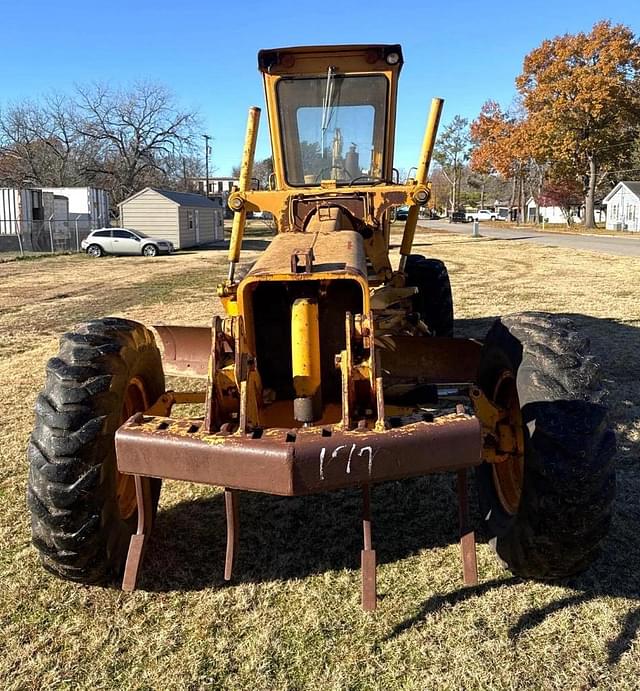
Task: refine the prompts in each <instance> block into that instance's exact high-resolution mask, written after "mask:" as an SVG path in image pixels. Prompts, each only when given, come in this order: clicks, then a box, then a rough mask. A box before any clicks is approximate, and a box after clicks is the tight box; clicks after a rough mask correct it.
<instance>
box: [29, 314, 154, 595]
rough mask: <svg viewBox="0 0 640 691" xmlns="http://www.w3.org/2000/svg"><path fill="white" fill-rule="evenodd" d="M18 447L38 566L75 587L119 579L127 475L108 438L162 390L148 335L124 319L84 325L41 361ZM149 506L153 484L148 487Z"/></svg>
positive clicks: (126, 536)
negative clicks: (24, 447)
mask: <svg viewBox="0 0 640 691" xmlns="http://www.w3.org/2000/svg"><path fill="white" fill-rule="evenodd" d="M46 371H47V379H46V383H45V386H44V389H43V390H42V392H41V393H40V395H39V396H38V399H37V401H36V408H35V413H36V416H35V426H34V429H33V432H32V434H31V438H30V441H29V447H28V452H27V453H28V459H29V465H30V468H29V482H28V488H27V504H28V506H29V509H30V511H31V528H32V536H33V543H34V545H35V546H36V548H37V549H38V550H39V552H40V557H41V560H42V563H43V565H44V567H45V568H46V569H47V570H49V571H51V572H53V573H55V574H56V575H58V576H61V577H62V578H66V579H70V580H73V581H80V582H84V583H96V582H102V581H106V580H110V579H112V578H114V577H116V576H118V575H120V574H121V572H122V570H123V568H124V562H125V559H126V555H127V550H128V546H129V540H130V537H131V535H132V534H133V533H134V532H135V529H136V523H137V506H136V501H135V490H134V488H133V478H132V477H130V476H124V475H121V474H120V473H118V471H117V467H116V453H115V443H114V438H115V432H116V430H117V429H118V427H119V426H120V425H121V424H122V422H123V421H124V420H125V419H126V418H127V417H129V416H130V415H132V414H133V413H134V412H137V411H139V410H143V409H144V408H145V406H147V405H151V404H152V403H154V402H155V401H156V400H157V399H158V398H159V397H160V396H161V395H162V394H163V393H164V374H163V372H162V362H161V360H160V353H159V351H158V348H157V347H156V345H155V341H154V338H153V335H152V334H151V332H150V331H149V330H148V329H146V328H145V327H144V326H142V325H141V324H138V323H136V322H133V321H129V320H126V319H117V318H107V319H99V320H95V321H91V322H88V323H86V324H84V325H82V326H80V327H79V328H78V329H77V330H76V331H75V332H72V333H67V334H65V335H64V336H62V338H61V339H60V352H59V354H58V356H57V357H54V358H52V359H51V360H49V362H48V363H47V369H46ZM152 494H153V500H154V506H153V510H154V512H155V508H156V507H157V502H158V497H159V494H160V481H159V480H153V481H152Z"/></svg>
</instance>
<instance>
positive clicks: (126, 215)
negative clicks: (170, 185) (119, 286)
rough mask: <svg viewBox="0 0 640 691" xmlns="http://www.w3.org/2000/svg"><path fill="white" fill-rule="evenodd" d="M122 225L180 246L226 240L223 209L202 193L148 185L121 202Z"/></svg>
mask: <svg viewBox="0 0 640 691" xmlns="http://www.w3.org/2000/svg"><path fill="white" fill-rule="evenodd" d="M119 209H120V225H121V226H122V227H123V228H131V230H138V231H140V232H143V233H146V234H147V235H148V236H149V237H152V238H159V239H160V238H162V239H164V240H170V241H171V242H172V243H173V245H174V247H175V248H176V249H181V248H185V247H194V246H197V245H205V244H208V243H210V242H214V241H216V240H222V239H223V237H224V230H223V223H224V220H223V212H222V209H221V208H220V207H219V206H218V205H216V204H214V202H212V201H211V200H210V199H207V197H204V196H203V195H201V194H192V193H190V192H174V191H173V190H162V189H157V188H155V187H145V189H143V190H140V192H136V194H133V195H132V196H131V197H129V198H128V199H125V200H124V201H123V202H121V203H120V205H119Z"/></svg>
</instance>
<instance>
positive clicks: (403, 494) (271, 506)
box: [141, 475, 458, 591]
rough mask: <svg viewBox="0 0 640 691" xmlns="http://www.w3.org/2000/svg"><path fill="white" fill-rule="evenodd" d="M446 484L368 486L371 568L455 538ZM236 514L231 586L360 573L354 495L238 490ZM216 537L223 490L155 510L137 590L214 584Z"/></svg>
mask: <svg viewBox="0 0 640 691" xmlns="http://www.w3.org/2000/svg"><path fill="white" fill-rule="evenodd" d="M454 483H455V476H454V475H451V476H446V475H441V476H430V477H424V478H415V479H409V480H404V481H402V482H389V483H385V484H384V485H379V486H376V487H375V488H374V489H373V491H372V511H373V535H374V542H375V548H376V552H377V557H378V562H379V563H387V562H394V561H397V560H398V559H402V558H404V557H406V556H408V555H411V554H415V553H417V552H418V551H420V550H421V549H424V548H425V547H435V546H442V545H448V544H451V543H454V542H456V541H457V539H458V522H457V494H456V491H455V484H454ZM239 509H240V511H239V513H240V519H239V523H240V545H239V550H238V558H237V563H236V566H235V567H234V579H233V582H234V583H239V582H240V583H242V582H250V581H256V582H261V581H270V580H282V579H290V578H302V577H305V576H308V575H310V574H314V573H321V572H323V571H327V570H339V569H358V568H359V566H360V550H361V549H362V522H361V521H362V493H361V492H360V491H357V490H343V491H338V492H331V493H327V494H318V495H313V496H309V497H277V496H273V495H268V494H259V493H254V492H241V493H239ZM225 540H226V529H225V519H224V498H223V495H222V493H216V494H214V495H212V496H211V497H209V498H206V499H200V500H197V501H194V502H183V503H180V504H177V505H175V506H173V507H171V508H169V509H167V510H166V511H162V510H161V511H160V512H159V513H158V518H157V523H156V526H155V528H154V532H153V534H152V538H151V541H150V544H149V551H148V555H147V558H146V559H145V564H144V567H143V579H142V583H141V587H142V588H143V589H145V590H158V591H166V590H200V589H203V588H206V587H209V586H216V585H222V583H223V581H222V572H223V566H224V553H225Z"/></svg>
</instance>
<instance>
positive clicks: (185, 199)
mask: <svg viewBox="0 0 640 691" xmlns="http://www.w3.org/2000/svg"><path fill="white" fill-rule="evenodd" d="M149 190H151V191H152V192H156V193H157V194H161V195H162V196H163V197H165V198H166V199H169V200H170V201H172V202H174V203H176V204H179V205H180V206H202V207H206V208H208V209H215V208H217V207H218V205H217V204H215V203H214V202H212V201H211V199H208V198H207V197H203V196H202V195H201V194H194V193H193V192H176V191H175V190H163V189H160V188H159V187H145V188H144V189H143V190H140V191H139V192H136V193H135V194H132V195H131V196H130V197H128V198H127V199H125V200H124V201H122V202H120V204H126V202H128V201H131V200H132V199H135V198H136V197H138V196H139V195H141V194H144V193H145V192H147V191H149Z"/></svg>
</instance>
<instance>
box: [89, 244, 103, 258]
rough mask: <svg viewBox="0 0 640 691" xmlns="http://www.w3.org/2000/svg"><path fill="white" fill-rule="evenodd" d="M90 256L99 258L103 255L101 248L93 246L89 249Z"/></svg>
mask: <svg viewBox="0 0 640 691" xmlns="http://www.w3.org/2000/svg"><path fill="white" fill-rule="evenodd" d="M89 254H90V255H91V256H92V257H99V256H100V254H101V252H100V248H99V247H96V246H95V245H91V247H89Z"/></svg>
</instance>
